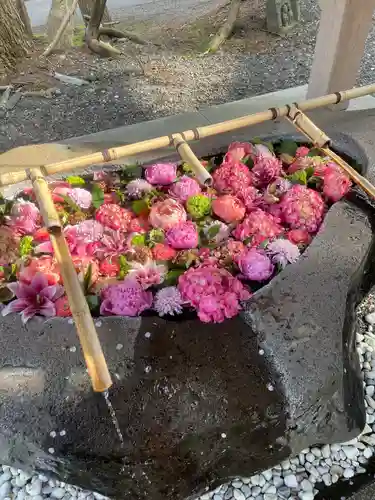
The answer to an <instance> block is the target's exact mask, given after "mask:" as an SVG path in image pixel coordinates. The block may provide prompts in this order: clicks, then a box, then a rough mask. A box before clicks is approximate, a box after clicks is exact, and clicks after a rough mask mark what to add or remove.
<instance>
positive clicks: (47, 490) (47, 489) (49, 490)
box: [42, 484, 53, 495]
mask: <svg viewBox="0 0 375 500" xmlns="http://www.w3.org/2000/svg"><path fill="white" fill-rule="evenodd" d="M52 490H53V487H52V486H50V485H49V484H47V485H46V486H43V489H42V493H43V495H50V494H51V493H52Z"/></svg>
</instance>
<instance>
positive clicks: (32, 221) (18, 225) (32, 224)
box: [7, 200, 41, 235]
mask: <svg viewBox="0 0 375 500" xmlns="http://www.w3.org/2000/svg"><path fill="white" fill-rule="evenodd" d="M40 221H41V217H40V212H39V209H38V207H37V206H36V205H35V204H34V203H32V202H31V201H24V200H19V201H17V202H16V203H15V204H14V205H13V207H12V209H11V212H10V216H9V217H8V218H7V225H8V226H10V227H11V228H12V229H13V231H14V232H15V233H17V234H19V235H25V234H33V233H34V232H35V231H36V230H37V229H38V228H39V227H40Z"/></svg>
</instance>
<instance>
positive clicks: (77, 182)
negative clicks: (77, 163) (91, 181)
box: [66, 175, 86, 186]
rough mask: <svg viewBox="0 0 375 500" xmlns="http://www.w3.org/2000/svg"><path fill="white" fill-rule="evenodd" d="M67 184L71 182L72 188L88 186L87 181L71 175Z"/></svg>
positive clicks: (67, 179)
mask: <svg viewBox="0 0 375 500" xmlns="http://www.w3.org/2000/svg"><path fill="white" fill-rule="evenodd" d="M66 182H69V184H71V185H72V186H83V185H84V184H86V181H85V179H82V177H79V175H70V176H69V177H67V178H66Z"/></svg>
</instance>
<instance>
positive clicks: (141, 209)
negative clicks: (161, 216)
mask: <svg viewBox="0 0 375 500" xmlns="http://www.w3.org/2000/svg"><path fill="white" fill-rule="evenodd" d="M132 210H133V212H134V213H135V214H136V215H141V214H147V213H148V212H149V211H150V209H149V206H148V203H147V201H146V200H135V201H133V203H132Z"/></svg>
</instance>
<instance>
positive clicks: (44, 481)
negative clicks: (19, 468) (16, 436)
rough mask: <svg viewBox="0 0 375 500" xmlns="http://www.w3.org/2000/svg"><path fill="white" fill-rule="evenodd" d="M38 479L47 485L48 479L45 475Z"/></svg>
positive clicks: (40, 475)
mask: <svg viewBox="0 0 375 500" xmlns="http://www.w3.org/2000/svg"><path fill="white" fill-rule="evenodd" d="M38 478H39V479H40V480H41V481H42V483H46V482H47V481H48V477H47V476H45V475H44V474H39V476H38Z"/></svg>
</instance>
